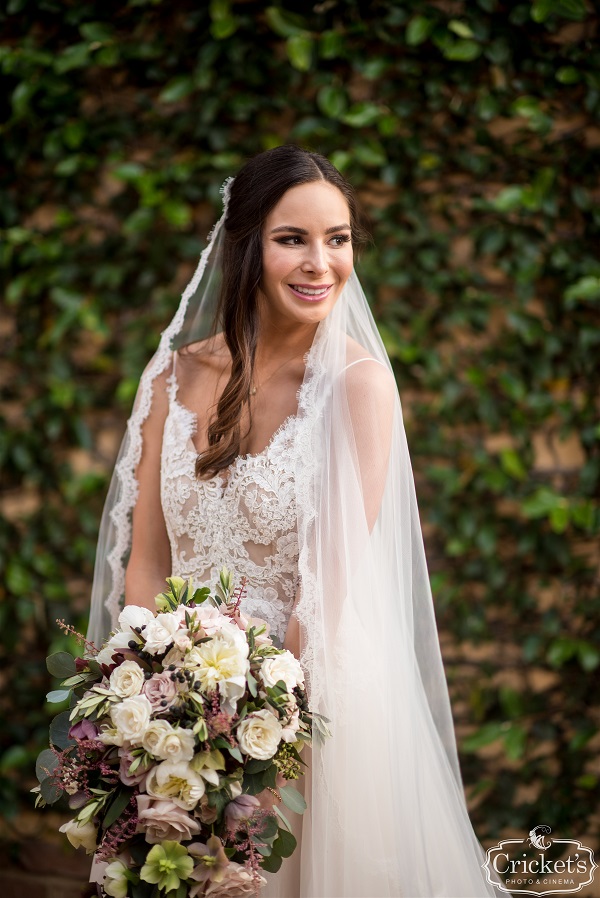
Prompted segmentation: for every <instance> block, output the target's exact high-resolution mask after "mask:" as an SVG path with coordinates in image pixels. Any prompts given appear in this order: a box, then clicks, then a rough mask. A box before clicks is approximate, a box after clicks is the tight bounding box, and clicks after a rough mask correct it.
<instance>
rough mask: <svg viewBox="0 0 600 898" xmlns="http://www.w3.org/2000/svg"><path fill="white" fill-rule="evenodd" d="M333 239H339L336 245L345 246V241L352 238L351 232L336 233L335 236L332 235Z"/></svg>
mask: <svg viewBox="0 0 600 898" xmlns="http://www.w3.org/2000/svg"><path fill="white" fill-rule="evenodd" d="M331 239H332V240H337V241H338V242H337V243H336V244H335V246H343V245H344V243H348V241H349V240H350V235H349V234H336V235H335V237H332V238H331Z"/></svg>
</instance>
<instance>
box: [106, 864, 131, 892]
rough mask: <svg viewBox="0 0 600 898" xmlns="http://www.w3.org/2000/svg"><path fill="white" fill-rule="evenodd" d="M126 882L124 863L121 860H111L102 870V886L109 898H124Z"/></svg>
mask: <svg viewBox="0 0 600 898" xmlns="http://www.w3.org/2000/svg"><path fill="white" fill-rule="evenodd" d="M128 882H129V880H128V879H127V867H126V866H125V864H123V863H122V862H121V861H112V862H111V863H110V864H109V865H108V866H107V867H106V869H105V871H104V881H103V883H102V888H103V889H104V891H105V892H106V894H107V895H110V896H111V898H126V896H127V887H128V885H127V884H128Z"/></svg>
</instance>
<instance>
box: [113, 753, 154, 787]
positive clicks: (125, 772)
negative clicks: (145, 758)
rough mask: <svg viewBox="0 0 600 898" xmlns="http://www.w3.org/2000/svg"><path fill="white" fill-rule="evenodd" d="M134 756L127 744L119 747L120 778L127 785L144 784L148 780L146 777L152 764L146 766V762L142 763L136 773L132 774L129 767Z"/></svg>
mask: <svg viewBox="0 0 600 898" xmlns="http://www.w3.org/2000/svg"><path fill="white" fill-rule="evenodd" d="M134 760H135V759H134V757H133V755H132V754H131V752H130V751H128V749H127V748H126V747H125V746H123V745H122V746H121V747H120V748H119V779H120V780H121V782H122V783H125V785H126V786H138V785H141V786H143V785H144V783H145V782H146V777H147V776H148V771H149V770H150V767H151V766H152V765H151V764H150V765H148V766H146V765H145V764H140V765H139V767H138V769H137V770H136V771H135V773H134V774H133V775H132V776H130V775H129V768H130V767H131V765H132V763H133V761H134Z"/></svg>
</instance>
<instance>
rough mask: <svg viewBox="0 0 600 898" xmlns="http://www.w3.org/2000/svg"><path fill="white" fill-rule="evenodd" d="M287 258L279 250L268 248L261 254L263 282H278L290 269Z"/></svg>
mask: <svg viewBox="0 0 600 898" xmlns="http://www.w3.org/2000/svg"><path fill="white" fill-rule="evenodd" d="M291 267H292V266H291V262H290V259H289V256H288V257H286V255H285V253H284V252H282V251H281V250H278V249H274V248H269V249H268V250H266V252H265V253H264V254H263V279H264V280H265V281H269V282H274V281H280V280H281V279H282V278H283V277H285V275H286V274H287V273H288V272H289V270H290V268H291Z"/></svg>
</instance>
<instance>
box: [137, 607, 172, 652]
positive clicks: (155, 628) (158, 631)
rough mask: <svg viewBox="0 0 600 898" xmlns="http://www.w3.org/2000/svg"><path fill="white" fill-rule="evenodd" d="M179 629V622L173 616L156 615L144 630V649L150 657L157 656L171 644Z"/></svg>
mask: <svg viewBox="0 0 600 898" xmlns="http://www.w3.org/2000/svg"><path fill="white" fill-rule="evenodd" d="M178 629H179V621H178V620H177V617H176V616H175V615H173V614H170V613H166V614H157V615H156V617H155V618H153V619H152V620H151V621H150V623H148V624H147V625H146V629H145V630H144V638H145V640H146V645H145V646H144V648H145V649H146V651H147V652H150V654H151V655H158V654H160V653H161V652H166V650H167V649H168V648H169V646H171V645H172V644H173V636H174V635H175V633H176V632H177V630H178Z"/></svg>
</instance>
